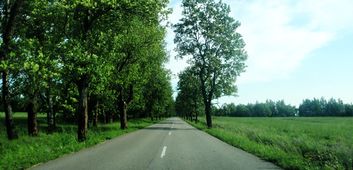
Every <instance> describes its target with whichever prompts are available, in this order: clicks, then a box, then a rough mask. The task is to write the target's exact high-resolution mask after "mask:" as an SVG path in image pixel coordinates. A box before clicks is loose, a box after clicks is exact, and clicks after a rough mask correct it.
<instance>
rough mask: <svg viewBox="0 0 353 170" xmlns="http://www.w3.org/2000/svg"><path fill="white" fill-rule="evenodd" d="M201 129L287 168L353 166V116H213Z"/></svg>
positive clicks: (199, 126) (197, 125) (342, 167)
mask: <svg viewBox="0 0 353 170" xmlns="http://www.w3.org/2000/svg"><path fill="white" fill-rule="evenodd" d="M200 120H201V122H200V123H198V124H195V123H191V122H190V121H189V123H191V124H192V125H194V126H196V127H197V128H199V129H201V130H204V131H206V132H207V133H209V134H211V135H213V136H215V137H217V138H219V139H221V140H223V141H225V142H227V143H229V144H231V145H233V146H236V147H239V148H241V149H243V150H245V151H248V152H250V153H253V154H255V155H257V156H259V157H261V158H262V159H264V160H268V161H271V162H274V163H275V164H277V165H279V166H281V167H283V168H285V169H350V170H351V169H352V168H353V160H352V158H353V118H352V117H347V118H344V117H342V118H340V117H326V118H322V117H320V118H319V117H315V118H230V117H213V123H214V124H213V126H214V128H212V129H208V128H206V126H205V118H204V117H201V118H200Z"/></svg>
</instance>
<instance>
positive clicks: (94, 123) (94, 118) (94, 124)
mask: <svg viewBox="0 0 353 170" xmlns="http://www.w3.org/2000/svg"><path fill="white" fill-rule="evenodd" d="M95 108H96V109H95V111H94V115H93V127H97V126H98V114H99V101H98V100H97V101H96V107H95Z"/></svg>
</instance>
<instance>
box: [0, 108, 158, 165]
mask: <svg viewBox="0 0 353 170" xmlns="http://www.w3.org/2000/svg"><path fill="white" fill-rule="evenodd" d="M14 121H15V124H16V126H17V127H16V129H17V132H19V135H20V138H19V139H17V140H13V141H8V140H7V138H6V129H5V126H4V113H0V122H1V124H0V169H25V168H28V167H31V166H33V165H35V164H38V163H40V162H45V161H48V160H52V159H55V158H57V157H60V156H62V155H64V154H68V153H72V152H76V151H78V150H80V149H83V148H86V147H89V146H92V145H95V144H98V143H101V142H103V141H105V140H107V139H111V138H113V137H116V136H119V135H122V134H125V133H128V132H132V131H135V130H137V129H141V128H144V127H146V126H148V125H151V124H153V123H155V122H151V121H150V120H149V119H140V120H130V121H129V124H128V126H129V128H128V129H127V130H120V129H119V127H120V126H119V123H113V124H107V125H99V127H98V128H91V129H89V132H88V139H87V140H86V141H85V142H81V143H80V142H77V140H76V134H77V128H76V125H70V124H59V125H58V131H57V132H55V133H53V134H46V132H45V128H46V118H45V115H43V114H39V115H38V122H39V130H40V134H39V137H29V136H28V135H27V123H26V122H27V117H26V113H15V114H14Z"/></svg>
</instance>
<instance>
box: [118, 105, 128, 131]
mask: <svg viewBox="0 0 353 170" xmlns="http://www.w3.org/2000/svg"><path fill="white" fill-rule="evenodd" d="M119 110H120V129H126V128H127V114H126V110H127V104H126V103H125V102H122V104H120V107H119Z"/></svg>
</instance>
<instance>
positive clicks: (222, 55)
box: [174, 0, 247, 127]
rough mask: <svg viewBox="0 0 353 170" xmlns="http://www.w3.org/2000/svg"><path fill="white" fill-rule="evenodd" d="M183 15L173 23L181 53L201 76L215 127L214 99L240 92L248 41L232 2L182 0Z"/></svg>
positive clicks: (178, 49) (202, 90)
mask: <svg viewBox="0 0 353 170" xmlns="http://www.w3.org/2000/svg"><path fill="white" fill-rule="evenodd" d="M182 7H183V12H182V15H183V18H182V19H180V21H179V23H177V24H175V25H174V29H175V30H174V32H175V33H176V36H175V38H174V42H175V43H176V44H177V47H176V50H177V51H178V56H179V57H181V58H182V57H185V56H191V59H190V60H189V63H190V64H191V65H192V67H193V70H194V74H195V75H196V76H197V77H198V79H199V86H200V91H201V94H202V98H203V103H204V109H205V114H206V119H207V125H208V127H212V119H211V105H212V100H213V99H215V98H218V97H220V96H223V95H234V94H235V93H236V92H237V89H236V86H235V81H236V78H237V76H239V75H240V73H241V72H243V71H244V70H245V63H244V61H245V60H246V59H247V54H246V52H245V49H244V47H245V43H244V41H243V39H242V36H241V35H240V34H239V33H237V32H236V29H237V28H238V27H239V26H240V23H239V22H238V21H235V20H234V19H233V18H232V17H230V16H229V14H230V7H229V5H227V4H225V3H223V2H222V1H218V2H215V1H214V0H183V2H182Z"/></svg>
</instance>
